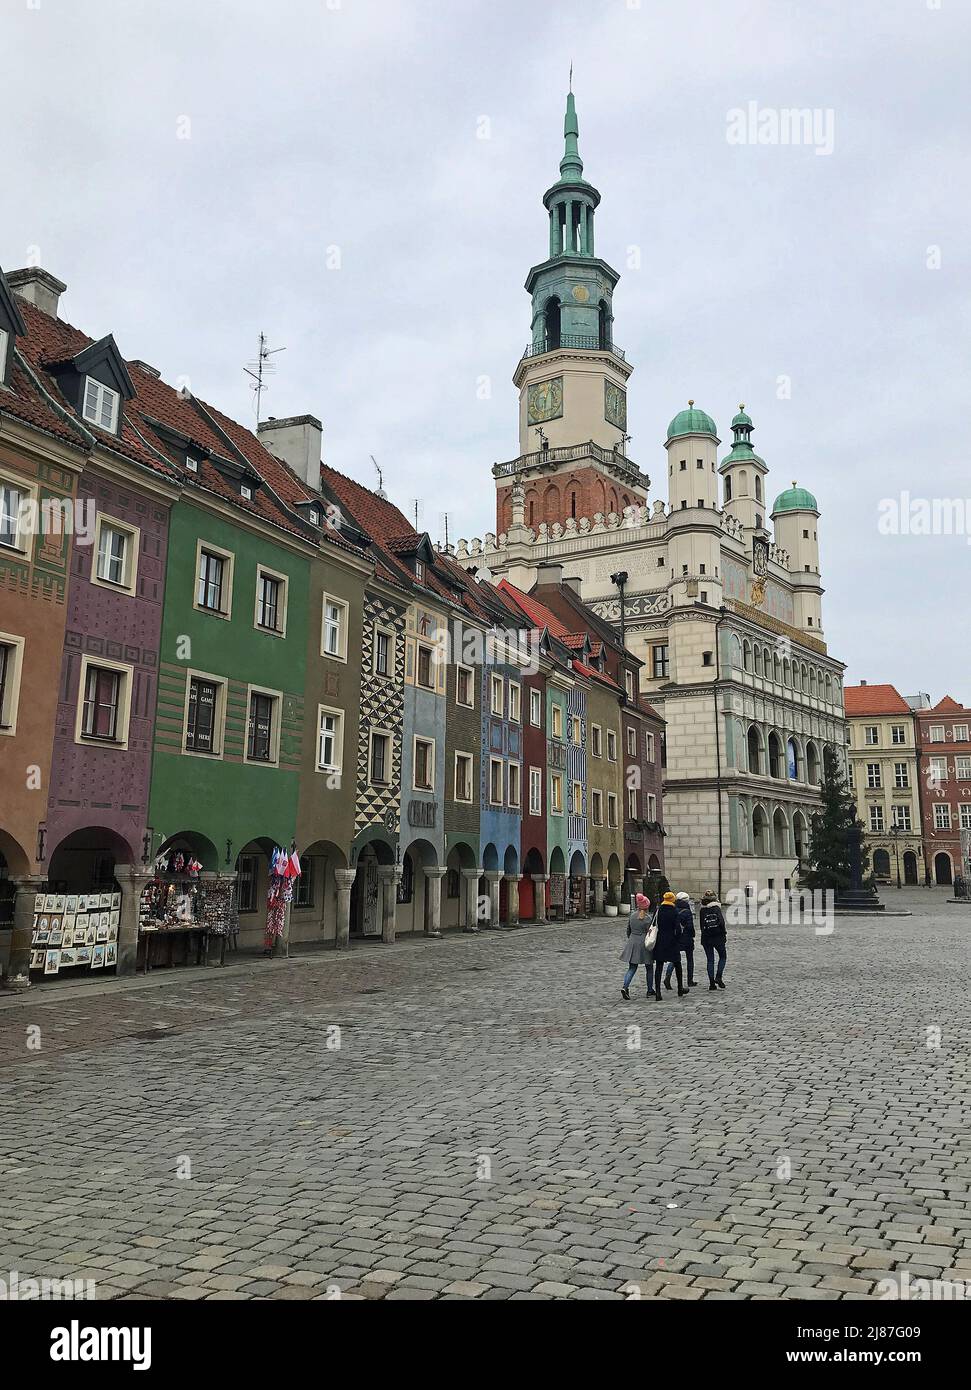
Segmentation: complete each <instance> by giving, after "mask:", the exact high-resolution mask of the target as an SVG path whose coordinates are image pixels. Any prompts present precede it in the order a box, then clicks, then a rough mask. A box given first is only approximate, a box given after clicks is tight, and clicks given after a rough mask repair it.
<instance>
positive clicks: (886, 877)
mask: <svg viewBox="0 0 971 1390" xmlns="http://www.w3.org/2000/svg"><path fill="white" fill-rule="evenodd" d="M873 877H874V878H878V879H880V880H881V881H882V882H884V883H889V881H890V851H889V850H886V849H875V850H874V851H873Z"/></svg>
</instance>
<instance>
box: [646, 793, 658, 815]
mask: <svg viewBox="0 0 971 1390" xmlns="http://www.w3.org/2000/svg"><path fill="white" fill-rule="evenodd" d="M647 819H648V820H649V821H655V822H656V821H657V793H656V792H648V794H647Z"/></svg>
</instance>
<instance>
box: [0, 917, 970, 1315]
mask: <svg viewBox="0 0 971 1390" xmlns="http://www.w3.org/2000/svg"><path fill="white" fill-rule="evenodd" d="M894 898H895V900H896V901H899V900H900V899H901V898H903V899H904V901H905V903H906V905H908V906H913V908H914V916H912V917H906V918H893V919H889V920H885V921H878V920H874V919H866V920H865V921H858V922H851V923H848V924H846V923H844V922H843V921H842V919H841V920H840V921H839V923H838V925H837V930H836V932H835V934H834V935H833V936H831V937H828V938H827V937H817V936H815V935H814V934H813V932H812V931H811V929H806V928H785V927H761V928H744V929H738V930H736V931H734V932H733V933H732V935H731V938H730V942H729V950H730V960H729V971H728V973H727V975H726V979H727V982H728V986H729V987H728V989H727V990H725V991H724V992H723V993H718V994H710V993H708V992H707V989H705V988H704V987H702V988H700V989H698V990H696V991H692V993H691V996H690V998H689V999H688V1000H686V1001H684V1002H679V1001H678V999H677V996H676V995H675V994H673V993H672V994H668V995H666V997H665V1000H664V1002H663V1003H662V1004H654V1003H649V1002H647V1001H646V1000H645V998H644V995H643V985H642V984H641V982H640V981H638V986H637V993H636V994H635V997H634V998H633V999H632V1001H631V1002H630V1003H624V1001H623V1000H622V999H621V998H620V992H619V987H620V978H621V973H622V967H621V964H620V961H619V954H620V950H621V947H622V945H623V925H622V924H618V923H617V922H616V921H613V922H606V921H599V920H598V921H591V922H589V923H581V924H578V925H571V926H568V927H547V928H526V929H523V930H521V931H518V932H507V933H498V932H496V933H485V934H483V935H482V936H480V937H477V938H469V937H464V936H460V937H452V938H449V939H447V940H444V941H438V942H415V943H408V942H402V943H400V944H399V945H398V946H396V947H394V948H387V947H384V948H381V947H380V946H379V947H369V948H362V949H357V950H354V951H352V952H351V953H349V954H348V955H346V956H342V957H339V958H338V957H335V956H334V955H333V954H325V955H319V956H314V957H305V958H302V959H300V960H298V961H294V962H291V963H279V964H278V963H275V962H273V963H265V962H253V963H247V964H244V965H240V966H239V967H234V968H232V969H227V970H223V971H213V970H211V971H209V972H207V973H206V974H205V976H204V977H203V978H200V977H199V976H197V975H193V976H192V977H191V978H188V979H187V980H185V981H183V980H180V979H179V978H178V975H177V974H167V975H166V976H165V977H164V980H162V981H160V980H159V976H153V977H151V978H152V981H153V987H152V988H134V987H129V986H125V984H124V982H120V983H119V985H118V986H116V987H114V988H113V989H110V990H107V991H106V992H104V993H97V994H86V993H85V992H84V989H83V988H82V989H78V990H74V991H72V992H71V994H70V996H69V995H68V994H66V993H62V994H60V995H59V994H58V993H57V988H58V987H57V986H55V987H54V988H53V989H51V990H48V991H46V992H45V991H44V990H41V989H38V990H36V991H34V992H33V994H31V995H27V996H24V997H21V998H19V999H15V1000H11V1001H8V1002H7V1003H6V1004H5V1006H4V1007H3V1008H0V1106H2V1113H3V1116H4V1121H3V1133H4V1142H3V1152H2V1157H0V1172H2V1182H3V1194H4V1201H3V1215H2V1217H0V1277H7V1275H6V1271H12V1270H14V1269H16V1270H17V1271H19V1274H20V1277H21V1279H24V1278H26V1277H30V1276H32V1277H42V1276H47V1277H53V1278H62V1277H73V1278H90V1279H94V1280H95V1281H96V1283H97V1292H98V1296H99V1297H122V1298H131V1297H149V1298H153V1297H155V1298H157V1297H173V1298H188V1299H201V1298H214V1299H225V1298H287V1299H290V1298H292V1299H304V1298H314V1297H328V1296H331V1297H332V1296H334V1295H333V1291H334V1289H335V1288H339V1289H340V1290H341V1291H342V1294H343V1295H354V1296H358V1297H364V1298H369V1299H378V1298H388V1299H434V1298H442V1297H445V1298H449V1297H459V1298H466V1297H468V1298H481V1299H506V1298H514V1299H517V1298H534V1299H535V1298H554V1297H573V1298H579V1299H588V1298H607V1299H619V1298H623V1297H625V1296H629V1294H630V1292H631V1289H632V1286H634V1287H636V1288H637V1289H639V1290H640V1291H641V1292H642V1293H643V1294H644V1295H661V1296H663V1297H666V1298H677V1299H701V1298H722V1299H724V1298H763V1297H764V1298H780V1297H781V1298H807V1299H836V1298H866V1297H868V1296H870V1297H874V1296H876V1295H877V1289H876V1284H877V1281H879V1280H881V1279H884V1278H886V1277H887V1276H888V1275H890V1274H891V1273H893V1272H895V1271H896V1272H898V1274H899V1272H901V1271H902V1270H904V1269H907V1270H909V1271H910V1273H911V1276H912V1278H918V1277H923V1278H934V1277H942V1276H948V1277H951V1278H963V1279H971V1252H969V1246H968V1237H969V1234H971V1203H969V1179H971V1154H969V1139H968V1134H969V1123H968V1122H969V1112H971V1091H969V1087H968V1079H969V1070H971V1068H969V1060H968V1059H969V1052H971V989H969V969H968V966H969V958H971V952H969V942H971V911H969V910H966V909H964V908H961V907H957V906H948V905H947V904H946V903H945V900H944V896H943V895H942V894H937V893H930V892H923V891H920V890H917V891H914V892H912V893H906V892H905V893H904V894H900V895H894ZM700 964H701V967H702V969H701V971H700V973H699V977H698V978H699V979H702V978H703V975H704V958H703V956H702V957H701V960H700ZM705 983H707V981H705ZM155 986H157V987H155ZM38 1025H39V1027H40V1030H41V1033H40V1038H41V1047H40V1051H31V1050H29V1048H28V1046H27V1042H28V1030H29V1029H30V1028H32V1027H35V1026H38ZM631 1025H636V1026H637V1027H639V1028H640V1029H641V1030H642V1032H641V1036H640V1043H641V1046H640V1049H639V1050H636V1049H632V1047H631V1046H630V1044H631V1043H633V1042H636V1041H637V1038H636V1034H631V1033H629V1031H628V1028H629V1026H631ZM334 1027H339V1029H340V1044H341V1045H340V1048H339V1049H337V1048H336V1047H334V1042H335V1041H336V1035H335V1034H334V1033H333V1032H332V1031H329V1030H332V1029H333V1028H334ZM934 1029H939V1030H940V1035H939V1041H940V1045H939V1046H936V1047H935V1046H933V1045H932V1044H933V1043H934V1041H936V1040H937V1037H938V1035H937V1034H936V1033H934V1032H933V1031H931V1032H930V1033H928V1030H934ZM30 1036H35V1035H30ZM186 1160H188V1162H189V1163H190V1164H191V1178H190V1177H186V1176H182V1177H180V1176H179V1173H180V1172H182V1173H185V1172H186Z"/></svg>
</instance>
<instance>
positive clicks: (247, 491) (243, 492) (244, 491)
mask: <svg viewBox="0 0 971 1390" xmlns="http://www.w3.org/2000/svg"><path fill="white" fill-rule="evenodd" d="M239 495H240V497H242V498H243V500H244V501H245V502H252V500H253V489H252V488H251V487H247V486H246V484H245V483H240V487H239Z"/></svg>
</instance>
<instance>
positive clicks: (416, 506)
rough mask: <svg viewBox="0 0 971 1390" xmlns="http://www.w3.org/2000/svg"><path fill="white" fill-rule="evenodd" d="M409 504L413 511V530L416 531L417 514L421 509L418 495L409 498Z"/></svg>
mask: <svg viewBox="0 0 971 1390" xmlns="http://www.w3.org/2000/svg"><path fill="white" fill-rule="evenodd" d="M411 506H412V510H413V511H414V513H415V530H416V531H417V530H418V514H419V512H420V510H421V498H420V497H413V498H412V499H411Z"/></svg>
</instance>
